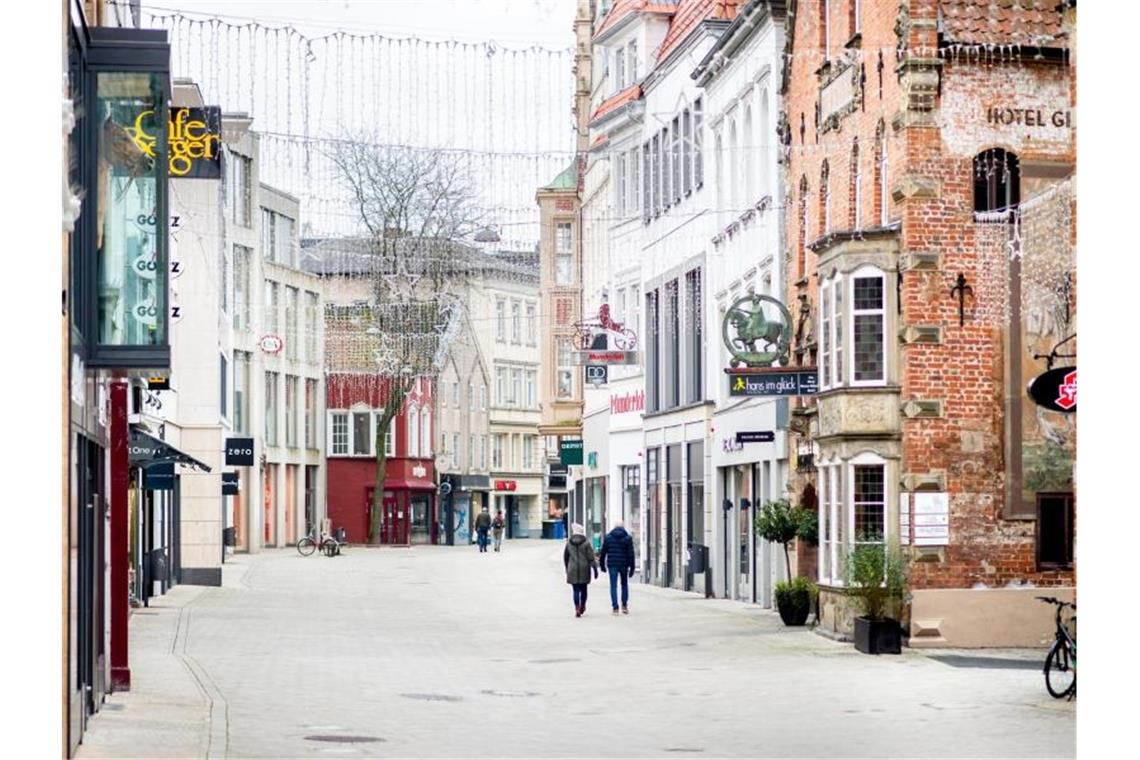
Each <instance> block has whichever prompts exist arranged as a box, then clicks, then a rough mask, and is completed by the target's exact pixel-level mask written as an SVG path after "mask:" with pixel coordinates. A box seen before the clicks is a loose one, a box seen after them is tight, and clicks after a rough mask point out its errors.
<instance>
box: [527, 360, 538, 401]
mask: <svg viewBox="0 0 1140 760" xmlns="http://www.w3.org/2000/svg"><path fill="white" fill-rule="evenodd" d="M537 375H538V373H537V372H535V371H534V370H533V369H528V370H527V371H526V408H527V409H534V408H535V407H536V406H538V404H537V399H536V398H535V388H536V387H537V386H538V376H537Z"/></svg>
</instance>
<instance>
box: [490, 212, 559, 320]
mask: <svg viewBox="0 0 1140 760" xmlns="http://www.w3.org/2000/svg"><path fill="white" fill-rule="evenodd" d="M554 232H555V236H554V262H555V265H554V284H555V285H570V284H571V283H573V281H574V280H573V271H572V263H573V258H574V228H573V227H572V226H571V224H570V222H558V223H557V225H556V227H555V230H554ZM500 340H501V339H500Z"/></svg>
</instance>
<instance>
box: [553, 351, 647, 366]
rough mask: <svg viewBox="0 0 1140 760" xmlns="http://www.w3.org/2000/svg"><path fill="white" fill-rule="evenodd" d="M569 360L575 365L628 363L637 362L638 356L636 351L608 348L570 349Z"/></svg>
mask: <svg viewBox="0 0 1140 760" xmlns="http://www.w3.org/2000/svg"><path fill="white" fill-rule="evenodd" d="M570 355H571V361H573V362H574V364H575V365H576V366H582V365H587V364H618V365H628V364H637V362H638V360H639V356H640V352H638V351H617V350H614V351H610V350H601V349H599V350H597V351H589V350H587V351H571V352H570Z"/></svg>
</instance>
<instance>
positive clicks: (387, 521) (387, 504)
mask: <svg viewBox="0 0 1140 760" xmlns="http://www.w3.org/2000/svg"><path fill="white" fill-rule="evenodd" d="M409 522H410V520H409V515H408V508H407V506H406V505H405V504H401V503H400V500H399V499H397V498H396V496H395V494H393V493H392V492H391V491H388V492H385V494H384V515H383V520H382V522H381V525H380V542H381V543H384V544H400V545H405V546H406V545H408V544H409V543H411V540H410V539H411V536H410V532H409Z"/></svg>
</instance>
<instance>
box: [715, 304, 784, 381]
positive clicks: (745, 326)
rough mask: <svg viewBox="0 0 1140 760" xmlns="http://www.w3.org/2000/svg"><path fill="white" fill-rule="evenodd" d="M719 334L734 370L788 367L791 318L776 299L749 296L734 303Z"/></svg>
mask: <svg viewBox="0 0 1140 760" xmlns="http://www.w3.org/2000/svg"><path fill="white" fill-rule="evenodd" d="M721 333H722V335H723V338H724V345H725V347H726V348H727V349H728V351H729V353H730V354H732V358H731V359H730V360H729V364H731V365H732V366H733V367H739V366H740V365H744V366H746V367H771V366H772V364H774V363H775V362H777V361H778V362H779V363H780V364H787V363H788V347H789V345H790V344H791V342H792V315H791V313H790V312H789V311H788V308H787V307H786V306H784V304H782V303H780V302H779V301H777V300H776V299H775V298H772V297H770V296H761V295H757V294H755V293H752V294H749V295H746V296H743V297H741V298H738V299H736V301H734V302H733V303H732V305H731V306H729V307H728V309H727V310H726V311H725V313H724V321H723V322H722V323H721Z"/></svg>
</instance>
